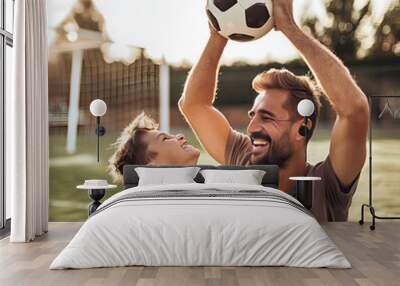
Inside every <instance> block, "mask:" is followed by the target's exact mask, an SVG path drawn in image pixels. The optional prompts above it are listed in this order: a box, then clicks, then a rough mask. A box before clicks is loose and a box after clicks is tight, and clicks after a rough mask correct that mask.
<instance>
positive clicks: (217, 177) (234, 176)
mask: <svg viewBox="0 0 400 286" xmlns="http://www.w3.org/2000/svg"><path fill="white" fill-rule="evenodd" d="M200 174H201V175H202V176H203V177H204V183H205V184H212V183H226V184H228V183H234V184H246V185H261V183H262V179H263V177H264V175H265V171H262V170H214V169H206V170H201V171H200Z"/></svg>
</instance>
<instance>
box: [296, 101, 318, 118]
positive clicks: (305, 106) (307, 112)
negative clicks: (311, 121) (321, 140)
mask: <svg viewBox="0 0 400 286" xmlns="http://www.w3.org/2000/svg"><path fill="white" fill-rule="evenodd" d="M314 109H315V107H314V103H313V102H312V101H311V100H309V99H302V100H301V101H300V102H299V104H298V105H297V111H298V112H299V114H300V115H301V116H303V117H309V116H311V115H312V114H313V113H314Z"/></svg>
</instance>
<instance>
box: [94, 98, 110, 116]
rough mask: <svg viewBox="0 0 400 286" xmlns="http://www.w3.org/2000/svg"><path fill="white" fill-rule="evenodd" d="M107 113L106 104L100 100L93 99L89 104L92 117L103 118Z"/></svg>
mask: <svg viewBox="0 0 400 286" xmlns="http://www.w3.org/2000/svg"><path fill="white" fill-rule="evenodd" d="M106 112H107V104H106V103H105V102H104V101H103V100H101V99H95V100H93V101H92V102H91V103H90V113H92V114H93V116H96V117H97V116H103V115H104V114H106Z"/></svg>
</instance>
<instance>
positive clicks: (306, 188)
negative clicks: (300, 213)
mask: <svg viewBox="0 0 400 286" xmlns="http://www.w3.org/2000/svg"><path fill="white" fill-rule="evenodd" d="M289 180H291V181H296V199H297V200H298V201H299V202H301V203H302V204H303V206H304V207H305V208H307V209H309V210H310V209H311V207H312V197H313V182H315V181H321V177H290V178H289Z"/></svg>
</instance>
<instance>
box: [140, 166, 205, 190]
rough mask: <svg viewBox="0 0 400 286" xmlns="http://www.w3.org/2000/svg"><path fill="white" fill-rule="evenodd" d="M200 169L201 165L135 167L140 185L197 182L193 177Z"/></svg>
mask: <svg viewBox="0 0 400 286" xmlns="http://www.w3.org/2000/svg"><path fill="white" fill-rule="evenodd" d="M199 170H200V168H199V167H182V168H165V167H161V168H146V167H137V168H135V171H136V173H137V174H138V176H139V183H138V186H149V185H167V184H186V183H195V181H194V180H193V179H194V178H195V177H196V175H197V173H198V172H199Z"/></svg>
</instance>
